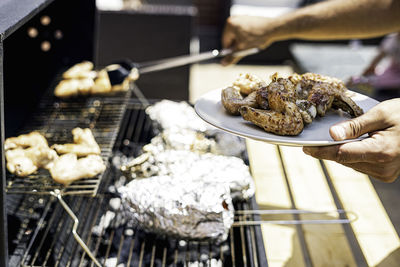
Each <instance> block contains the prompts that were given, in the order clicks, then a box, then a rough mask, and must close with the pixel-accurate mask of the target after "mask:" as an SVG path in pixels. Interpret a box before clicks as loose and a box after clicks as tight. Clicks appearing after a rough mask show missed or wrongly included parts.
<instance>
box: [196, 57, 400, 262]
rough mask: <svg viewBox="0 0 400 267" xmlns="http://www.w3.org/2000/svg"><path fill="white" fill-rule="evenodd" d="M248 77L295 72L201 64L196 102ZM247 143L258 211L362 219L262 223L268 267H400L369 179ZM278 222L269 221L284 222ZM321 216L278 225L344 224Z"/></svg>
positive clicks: (291, 150)
mask: <svg viewBox="0 0 400 267" xmlns="http://www.w3.org/2000/svg"><path fill="white" fill-rule="evenodd" d="M242 72H243V73H245V72H249V73H253V74H256V75H258V76H260V77H263V78H265V79H266V78H267V77H269V76H270V75H271V74H272V73H274V72H279V73H280V74H282V75H288V74H290V73H291V72H292V70H291V68H290V67H288V66H244V65H239V66H231V67H221V66H220V65H218V64H203V65H195V66H193V67H192V71H191V85H190V100H191V101H192V102H194V101H195V100H196V99H197V98H198V97H199V96H201V95H202V94H204V93H205V92H207V91H209V90H212V89H215V88H220V87H223V86H226V85H228V84H229V83H231V82H232V81H233V80H234V79H235V78H236V77H237V75H238V74H239V73H242ZM246 143H247V150H248V154H249V161H250V169H251V172H252V175H253V177H254V180H255V183H256V190H257V191H256V199H257V203H258V204H259V206H260V209H283V210H284V209H302V210H308V211H333V210H337V209H345V210H347V211H351V212H354V213H355V214H356V216H357V217H358V218H357V220H355V221H353V222H352V223H350V224H345V225H341V224H328V225H297V226H296V225H274V224H264V225H262V226H261V227H262V233H263V238H264V244H265V250H266V255H267V259H268V263H269V266H296V267H301V266H379V267H386V266H388V267H389V266H400V249H399V248H400V240H399V237H398V235H397V233H396V231H395V229H394V227H393V224H392V222H391V221H390V219H389V217H388V215H387V213H386V211H385V208H384V207H383V205H382V203H381V201H380V199H379V197H378V195H377V194H376V192H375V189H374V188H373V186H372V184H371V182H370V180H369V178H368V176H366V175H364V174H362V173H359V172H356V171H354V170H352V169H350V168H347V167H344V166H342V165H339V164H337V163H334V162H331V161H320V160H317V159H314V158H312V157H310V156H307V155H305V154H304V153H303V152H302V149H301V148H299V147H286V146H276V145H272V144H267V143H263V142H259V141H254V140H246ZM387 186H390V184H388V185H387ZM399 212H400V211H399ZM274 216H276V215H274ZM274 216H271V215H269V216H267V217H263V218H264V219H267V220H271V219H278V218H277V217H274ZM315 216H317V215H313V217H311V216H310V215H299V216H298V217H296V216H294V215H285V216H283V215H280V216H279V219H316V218H318V219H320V218H322V219H335V218H338V216H337V214H336V213H330V214H326V215H323V216H322V215H318V216H317V217H315Z"/></svg>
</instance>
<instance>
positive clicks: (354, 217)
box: [232, 209, 358, 227]
mask: <svg viewBox="0 0 400 267" xmlns="http://www.w3.org/2000/svg"><path fill="white" fill-rule="evenodd" d="M332 213H337V214H345V215H346V217H347V218H345V219H312V220H254V221H252V220H240V221H235V222H234V223H233V225H232V226H233V227H238V226H243V225H261V224H286V225H298V224H348V223H352V222H354V221H356V220H357V219H358V216H357V215H356V214H355V213H354V212H352V211H346V210H341V209H339V210H332V211H308V210H297V209H289V210H237V211H235V216H240V217H241V218H243V217H244V216H246V215H276V214H314V215H318V214H319V215H322V214H326V215H328V214H332ZM347 215H350V216H347ZM349 217H352V218H349Z"/></svg>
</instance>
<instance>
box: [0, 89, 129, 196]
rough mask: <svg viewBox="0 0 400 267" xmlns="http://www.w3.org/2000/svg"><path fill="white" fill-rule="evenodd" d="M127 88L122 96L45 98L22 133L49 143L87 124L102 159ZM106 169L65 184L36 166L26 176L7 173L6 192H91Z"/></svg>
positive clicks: (61, 140)
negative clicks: (33, 134)
mask: <svg viewBox="0 0 400 267" xmlns="http://www.w3.org/2000/svg"><path fill="white" fill-rule="evenodd" d="M129 97H130V92H127V93H126V95H125V97H122V98H87V99H79V100H71V101H57V99H54V98H47V99H45V101H43V103H41V104H40V106H39V109H38V110H37V112H36V113H35V114H34V115H33V116H32V119H31V121H30V123H29V124H27V126H26V127H25V129H23V131H22V133H27V132H31V131H39V132H41V133H42V134H43V135H44V136H45V137H46V138H47V140H48V142H49V145H53V144H55V143H68V142H69V143H70V142H72V141H71V140H72V134H71V130H72V129H73V128H75V127H81V128H90V129H92V132H93V135H94V137H95V139H96V141H97V143H98V144H99V146H100V148H101V156H102V158H103V160H104V162H106V163H108V159H109V157H110V156H111V154H112V149H113V146H114V143H115V140H116V138H117V135H118V131H119V127H120V122H121V120H122V117H123V114H124V112H125V109H126V106H127V102H128V99H129ZM103 177H106V172H105V173H103V174H101V175H98V176H96V177H94V178H90V179H83V180H79V181H75V182H73V183H71V184H70V185H68V186H62V185H60V184H58V183H55V182H53V180H52V179H51V177H50V174H49V172H48V171H47V170H43V169H41V170H39V171H38V172H37V173H35V174H32V175H29V176H28V177H17V176H15V175H12V174H10V173H8V174H7V187H6V191H7V193H25V194H26V193H28V194H50V192H51V191H54V190H55V189H60V190H61V192H62V194H63V195H92V196H94V195H95V194H96V192H97V190H98V188H99V185H100V181H101V180H102V178H103Z"/></svg>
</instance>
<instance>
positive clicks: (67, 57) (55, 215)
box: [0, 0, 267, 266]
mask: <svg viewBox="0 0 400 267" xmlns="http://www.w3.org/2000/svg"><path fill="white" fill-rule="evenodd" d="M0 16H1V18H2V20H1V21H0V41H1V42H0V51H1V53H0V63H1V70H2V71H1V72H0V73H1V76H0V101H1V109H0V117H1V131H0V136H1V139H0V140H1V142H0V146H1V150H2V157H1V163H0V167H1V180H0V186H1V192H0V202H1V203H2V205H1V209H0V210H1V213H0V237H1V240H0V242H1V243H0V266H95V265H106V266H117V265H118V264H121V263H122V264H124V266H172V265H174V266H186V265H188V264H195V265H196V264H197V265H198V266H214V265H216V266H266V265H267V262H266V257H265V251H264V246H263V242H262V238H261V231H260V228H259V226H254V225H250V226H245V225H239V224H238V226H237V227H234V228H232V229H231V231H230V236H229V238H228V240H227V241H225V242H223V243H222V244H214V243H211V242H204V241H202V242H199V241H184V240H175V239H171V238H166V237H160V236H156V235H154V234H153V235H152V234H148V233H145V232H143V231H141V230H140V229H136V228H135V229H130V228H126V227H123V226H121V227H111V228H104V229H100V231H97V232H96V233H94V232H95V231H94V229H96V228H95V226H97V225H98V224H99V223H100V220H101V217H102V216H103V215H104V214H106V213H107V212H108V211H109V209H110V205H109V204H110V203H109V202H110V199H111V198H112V197H113V196H112V194H111V193H110V192H109V190H107V189H108V188H109V187H110V186H113V183H114V179H115V177H119V175H120V173H119V172H118V170H116V169H114V168H112V166H110V164H108V165H109V166H108V168H107V170H106V172H104V173H103V174H102V175H99V176H97V177H95V178H92V179H85V180H81V181H77V182H74V183H72V184H71V185H69V186H60V185H58V184H56V183H54V182H53V181H52V180H51V178H49V174H48V173H47V172H46V171H39V172H38V173H35V174H34V175H31V176H29V177H28V178H20V177H14V176H13V175H11V174H9V173H7V172H6V169H5V159H4V150H3V144H4V139H5V138H7V137H10V136H16V135H18V134H21V133H26V132H30V131H33V130H37V131H39V132H41V133H43V134H44V135H45V137H46V138H47V140H48V141H49V143H50V145H51V144H53V143H56V142H57V143H59V142H61V143H63V142H67V141H68V140H70V139H71V134H70V132H71V130H72V129H73V128H75V127H82V128H91V129H92V131H93V134H94V136H95V138H96V140H97V142H98V143H99V145H100V147H101V156H102V157H103V159H104V161H105V162H107V163H108V162H109V159H110V157H111V156H112V155H113V153H115V152H120V153H123V154H125V155H129V156H135V155H137V153H138V152H139V151H140V149H141V147H142V146H143V145H144V144H146V143H148V142H149V141H150V139H151V138H152V137H153V135H154V133H153V130H152V123H151V121H150V119H149V118H148V117H147V115H146V114H145V112H144V108H145V107H146V105H147V104H148V101H147V100H145V99H140V100H137V99H135V98H132V97H131V94H134V93H135V92H139V89H138V88H137V87H135V85H133V84H132V86H131V87H132V88H131V90H129V91H128V92H125V93H122V94H120V95H117V96H113V97H87V98H82V99H72V100H65V101H61V100H59V99H57V98H55V97H54V96H53V93H52V92H53V89H54V86H55V85H56V83H57V81H59V79H60V77H61V73H62V72H63V71H65V70H66V68H67V67H68V66H71V65H73V64H75V63H78V62H81V61H83V60H91V61H93V60H94V58H93V55H95V51H94V50H95V36H96V27H95V26H96V19H97V15H96V9H95V1H94V0H86V1H82V0H72V1H56V0H34V1H32V0H21V1H8V0H7V1H3V2H2V3H1V4H0ZM150 102H152V100H150ZM235 205H236V209H239V210H242V209H251V210H253V209H255V208H256V204H255V201H254V199H251V200H250V201H245V202H240V203H236V204H235ZM248 219H251V220H257V216H253V215H247V214H241V215H238V220H239V221H240V220H248ZM77 242H78V243H77Z"/></svg>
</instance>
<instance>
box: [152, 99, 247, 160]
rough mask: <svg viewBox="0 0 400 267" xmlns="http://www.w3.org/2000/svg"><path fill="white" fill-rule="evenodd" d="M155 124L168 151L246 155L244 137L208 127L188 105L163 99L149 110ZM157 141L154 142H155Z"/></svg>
mask: <svg viewBox="0 0 400 267" xmlns="http://www.w3.org/2000/svg"><path fill="white" fill-rule="evenodd" d="M146 113H147V114H148V115H149V117H150V118H151V119H152V120H153V121H154V122H155V125H156V127H157V128H158V129H159V131H160V132H161V133H160V136H159V138H158V139H160V140H162V142H163V143H164V144H165V148H167V149H187V150H192V151H198V152H200V153H204V152H211V153H215V154H220V155H226V156H237V157H241V156H243V153H244V152H245V150H246V145H245V142H244V139H243V138H240V137H237V136H235V135H232V134H228V133H225V132H223V131H221V130H218V129H217V128H215V127H213V126H211V125H209V124H207V123H206V122H204V121H203V120H202V119H200V118H199V116H197V114H196V112H195V111H194V108H193V107H191V106H190V105H189V104H188V103H186V102H174V101H170V100H162V101H160V102H158V103H156V104H154V105H152V106H150V107H148V108H147V109H146ZM152 142H153V141H152Z"/></svg>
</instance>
